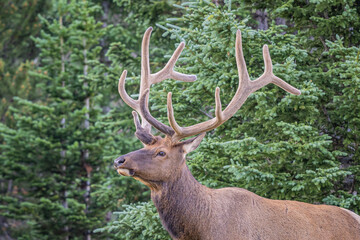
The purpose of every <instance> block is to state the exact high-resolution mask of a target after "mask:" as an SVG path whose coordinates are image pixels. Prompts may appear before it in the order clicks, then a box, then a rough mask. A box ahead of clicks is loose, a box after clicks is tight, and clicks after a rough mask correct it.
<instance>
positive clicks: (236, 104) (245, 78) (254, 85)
mask: <svg viewBox="0 0 360 240" xmlns="http://www.w3.org/2000/svg"><path fill="white" fill-rule="evenodd" d="M235 55H236V65H237V69H238V74H239V86H238V89H237V91H236V93H235V96H234V97H233V99H232V100H231V102H230V103H229V105H228V106H227V107H226V108H225V110H224V111H222V110H221V100H220V89H219V88H216V91H215V103H216V107H215V115H216V117H215V118H213V119H210V120H207V121H205V122H202V123H198V124H195V125H193V126H189V127H180V126H179V125H178V124H177V123H176V120H175V117H174V111H173V107H172V101H171V95H172V94H171V93H169V94H168V99H167V107H168V118H169V123H170V126H171V127H172V128H173V129H174V131H175V134H174V135H173V136H172V139H173V141H179V140H181V139H183V138H185V137H189V136H192V135H197V134H199V133H203V132H207V131H210V130H212V129H214V128H216V127H218V126H220V125H221V124H223V123H224V122H225V121H227V120H228V119H229V118H231V117H232V116H233V115H234V114H235V113H236V112H237V111H238V110H239V109H240V108H241V106H242V105H243V104H244V102H245V101H246V99H247V98H248V96H249V95H250V94H251V93H253V92H255V91H256V90H258V89H260V88H262V87H264V86H265V85H267V84H269V83H274V84H276V85H277V86H279V87H281V88H282V89H284V90H285V91H287V92H290V93H292V94H295V95H300V94H301V92H300V91H299V90H298V89H296V88H294V87H293V86H291V85H290V84H288V83H286V82H285V81H283V80H282V79H280V78H278V77H276V76H275V75H274V74H273V72H272V62H271V58H270V54H269V48H268V46H267V45H264V47H263V56H264V63H265V71H264V73H263V75H261V76H260V77H259V78H258V79H256V80H254V81H251V80H250V77H249V74H248V71H247V68H246V62H245V59H244V55H243V51H242V41H241V32H240V30H237V32H236V45H235Z"/></svg>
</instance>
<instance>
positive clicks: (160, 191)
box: [114, 28, 360, 240]
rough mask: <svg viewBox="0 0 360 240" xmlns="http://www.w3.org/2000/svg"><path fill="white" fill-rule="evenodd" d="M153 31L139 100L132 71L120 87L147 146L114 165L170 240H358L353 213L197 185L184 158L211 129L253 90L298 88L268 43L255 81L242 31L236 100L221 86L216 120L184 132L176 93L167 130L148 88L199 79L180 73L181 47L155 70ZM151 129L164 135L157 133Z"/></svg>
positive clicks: (359, 227) (359, 220)
mask: <svg viewBox="0 0 360 240" xmlns="http://www.w3.org/2000/svg"><path fill="white" fill-rule="evenodd" d="M151 31H152V28H148V29H147V31H146V32H145V34H144V37H143V41H142V50H141V82H140V94H139V99H137V100H134V99H132V98H131V97H130V96H129V95H128V94H127V93H126V91H125V78H126V74H127V72H126V70H125V71H124V72H123V73H122V75H121V77H120V79H119V85H118V90H119V93H120V96H121V98H122V99H123V100H124V102H125V103H126V104H128V105H129V106H130V107H131V108H132V109H134V111H133V112H132V115H133V118H134V123H135V126H136V132H135V135H136V136H137V138H138V139H139V140H140V141H141V142H142V143H143V144H144V148H142V149H140V150H137V151H134V152H130V153H128V154H125V155H123V156H120V157H118V158H117V159H115V160H114V167H115V168H116V170H117V172H118V173H119V174H121V175H123V176H131V177H133V178H135V179H136V180H139V181H140V182H142V183H143V184H145V185H147V186H148V187H149V188H150V190H151V199H152V201H153V202H154V204H155V206H156V208H157V211H158V213H159V215H160V219H161V221H162V224H163V226H164V227H165V229H166V230H167V231H168V232H169V234H170V236H171V237H172V239H188V240H197V239H201V240H213V239H214V240H215V239H216V240H219V239H221V240H234V239H254V240H255V239H256V240H258V239H274V240H275V239H276V240H277V239H291V240H293V239H302V240H303V239H317V240H319V239H326V240H329V239H337V240H339V239H352V240H353V239H360V217H359V216H358V215H356V214H355V213H353V212H351V211H349V210H346V209H343V208H339V207H335V206H327V205H313V204H308V203H302V202H298V201H287V200H271V199H266V198H263V197H260V196H258V195H256V194H254V193H252V192H249V191H247V190H245V189H241V188H222V189H210V188H207V187H206V186H203V185H201V184H200V183H199V182H198V181H196V179H195V178H194V177H193V176H192V174H191V172H190V170H189V168H188V167H187V165H186V159H185V157H186V154H188V153H189V152H191V151H193V150H195V149H196V148H197V147H198V146H199V144H200V142H201V141H202V139H203V137H204V136H205V134H206V132H208V131H210V130H212V129H215V128H216V127H218V126H220V125H221V124H223V123H224V122H225V121H227V120H228V119H229V118H231V117H232V116H233V115H234V114H235V113H236V111H237V110H238V109H240V107H241V106H242V104H243V103H244V102H245V100H246V99H247V97H248V96H249V95H250V94H251V93H252V92H255V91H256V90H258V89H260V88H262V87H264V86H265V85H267V84H269V83H273V84H275V85H277V86H279V87H281V88H283V89H284V90H285V91H287V92H289V93H292V94H296V95H299V94H300V91H299V90H298V89H296V88H294V87H293V86H291V85H289V84H288V83H286V82H285V81H283V80H282V79H280V78H278V77H276V76H275V75H274V74H273V71H272V61H271V58H270V54H269V49H268V46H267V45H264V47H263V57H264V63H265V71H264V73H263V75H261V76H260V77H259V78H258V79H256V80H253V81H252V80H250V78H249V74H248V72H247V68H246V63H245V60H244V57H243V52H242V40H241V32H240V30H238V31H237V33H236V45H235V48H236V49H235V51H236V64H237V69H238V75H239V85H238V89H237V91H236V93H235V95H234V97H233V99H232V100H231V102H230V103H229V104H228V105H227V107H226V108H225V109H224V110H222V107H221V101H220V89H219V88H216V91H215V115H216V116H215V117H214V118H213V119H210V120H207V121H205V122H202V123H198V124H195V125H193V126H189V127H181V126H179V125H178V124H177V123H176V120H175V118H174V111H173V106H172V101H171V92H170V93H168V98H167V113H168V119H169V123H170V126H168V125H165V124H163V123H161V122H160V121H158V120H157V119H155V118H154V117H153V116H152V115H151V113H150V111H149V108H148V104H149V103H148V102H149V91H150V90H149V89H150V86H151V85H152V84H155V83H159V82H161V81H163V80H165V79H169V78H170V79H175V80H180V81H184V82H193V81H195V80H196V76H195V75H187V74H182V73H179V72H176V71H174V66H175V63H176V61H177V59H178V58H179V55H180V54H181V51H182V50H183V49H184V46H185V44H184V43H183V42H182V43H180V44H179V46H178V47H177V49H176V50H175V52H174V54H173V55H172V57H171V58H170V60H169V61H168V63H167V64H166V66H165V67H164V68H163V69H162V70H160V71H159V72H157V73H151V72H150V65H149V41H150V40H149V39H150V35H151ZM138 114H140V116H141V121H142V122H141V123H140V120H139V116H138ZM152 126H153V127H155V128H156V129H157V130H159V131H160V132H162V133H163V134H165V137H160V136H154V135H152V133H151V127H152ZM195 135H197V136H196V137H193V138H190V139H187V140H183V141H180V140H182V139H184V138H187V137H190V136H195Z"/></svg>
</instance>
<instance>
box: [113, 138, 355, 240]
mask: <svg viewBox="0 0 360 240" xmlns="http://www.w3.org/2000/svg"><path fill="white" fill-rule="evenodd" d="M195 140H196V138H194V139H192V140H190V141H186V142H185V143H183V144H176V145H173V144H172V141H171V140H170V139H169V138H164V139H162V138H160V137H156V143H154V144H152V145H147V146H145V148H143V149H140V150H138V151H135V152H131V153H129V154H126V155H124V156H121V157H119V158H118V159H120V158H122V159H125V162H124V163H122V164H118V163H117V162H116V161H117V160H118V159H117V160H115V167H116V168H117V169H118V170H119V169H120V171H119V173H121V169H131V170H133V171H134V175H133V177H134V178H135V179H137V180H140V181H141V182H143V183H144V184H145V185H147V186H148V187H150V189H151V198H152V200H153V202H154V204H155V206H156V208H157V210H158V212H159V215H160V218H161V221H162V223H163V225H164V227H165V228H166V230H167V231H168V232H169V234H170V235H171V237H172V238H173V239H187V240H196V239H199V240H215V239H216V240H219V239H221V240H234V239H239V240H242V239H244V240H245V239H254V240H259V239H261V240H266V239H274V240H277V239H289V240H290V239H291V240H294V239H301V240H305V239H314V240H315V239H316V240H319V239H326V240H331V239H333V240H339V239H344V240H345V239H349V240H354V239H360V217H359V216H358V215H356V214H355V213H353V212H350V211H348V210H345V209H342V208H339V207H335V206H327V205H313V204H307V203H302V202H297V201H280V200H270V199H266V198H262V197H260V196H258V195H256V194H254V193H251V192H249V191H247V190H245V189H241V188H222V189H209V188H207V187H205V186H203V185H201V184H200V183H199V182H197V181H196V180H195V178H194V177H193V176H192V174H191V173H190V171H189V169H188V167H187V165H186V162H185V155H186V153H187V152H185V149H191V150H193V149H195V148H196V147H197V145H198V144H199V143H200V141H201V139H200V140H196V141H195ZM194 142H196V143H195V146H190V147H188V146H187V145H189V144H194ZM185 145H186V146H185ZM159 151H164V152H165V153H166V156H163V157H162V156H158V155H157V153H158V152H159Z"/></svg>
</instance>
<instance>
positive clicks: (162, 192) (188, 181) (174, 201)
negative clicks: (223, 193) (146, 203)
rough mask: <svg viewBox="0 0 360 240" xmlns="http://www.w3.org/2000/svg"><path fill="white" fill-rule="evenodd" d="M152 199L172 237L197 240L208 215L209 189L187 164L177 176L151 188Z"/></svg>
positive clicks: (209, 207)
mask: <svg viewBox="0 0 360 240" xmlns="http://www.w3.org/2000/svg"><path fill="white" fill-rule="evenodd" d="M151 199H152V200H153V202H154V204H155V206H156V208H157V211H158V212H159V215H160V219H161V221H162V223H163V225H164V227H165V228H166V230H167V231H168V232H169V233H170V235H171V236H172V237H173V238H175V239H178V238H181V239H187V238H186V236H191V239H198V238H200V229H201V226H199V223H201V222H204V219H210V216H211V189H209V188H207V187H205V186H203V185H201V184H200V183H199V182H198V181H197V180H196V179H195V178H194V177H193V175H192V174H191V172H190V170H189V168H188V166H187V165H186V164H184V165H183V167H182V169H181V171H179V174H178V176H176V177H174V178H173V179H172V180H171V181H169V182H165V183H162V184H161V186H158V187H157V188H156V190H155V189H152V190H151ZM204 224H205V225H206V223H204Z"/></svg>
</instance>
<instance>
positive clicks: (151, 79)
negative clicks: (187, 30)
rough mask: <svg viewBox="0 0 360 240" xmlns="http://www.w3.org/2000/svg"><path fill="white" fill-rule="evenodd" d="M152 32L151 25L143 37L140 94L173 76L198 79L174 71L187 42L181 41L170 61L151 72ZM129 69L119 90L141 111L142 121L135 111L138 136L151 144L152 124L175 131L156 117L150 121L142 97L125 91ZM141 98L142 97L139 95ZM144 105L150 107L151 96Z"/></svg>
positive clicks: (178, 78) (136, 109) (161, 129)
mask: <svg viewBox="0 0 360 240" xmlns="http://www.w3.org/2000/svg"><path fill="white" fill-rule="evenodd" d="M151 32H152V27H149V28H148V29H147V30H146V32H145V34H144V37H143V41H142V45H141V80H140V93H139V96H143V95H144V93H145V90H147V89H150V86H151V85H152V84H155V83H159V82H161V81H163V80H165V79H168V78H171V79H175V80H179V81H184V82H193V81H195V80H196V76H195V75H187V74H182V73H179V72H176V71H174V66H175V63H176V61H177V60H178V58H179V56H180V54H181V52H182V50H183V49H184V47H185V43H183V42H182V43H180V44H179V46H178V47H177V49H176V50H175V52H174V53H173V55H172V56H171V58H170V59H169V61H168V63H167V64H166V65H165V67H164V68H163V69H162V70H160V71H159V72H157V73H154V74H151V71H150V64H149V42H150V35H151ZM126 74H127V71H126V70H124V71H123V73H122V74H121V77H120V79H119V85H118V90H119V94H120V96H121V98H122V99H123V100H124V102H125V103H126V104H127V105H129V106H130V107H131V108H132V109H134V110H135V111H137V112H138V113H140V116H141V121H142V123H141V124H140V121H139V119H138V115H137V113H136V112H133V117H134V122H135V126H136V136H137V137H138V138H139V139H140V140H142V141H143V142H144V143H145V144H151V143H153V142H154V137H153V136H152V135H151V125H153V126H154V127H156V128H157V129H158V130H160V131H162V132H163V133H165V134H170V133H172V134H173V133H174V131H173V130H172V129H171V128H170V127H169V126H166V125H165V124H163V123H161V122H159V121H157V120H156V119H155V123H153V120H150V121H148V120H147V119H146V118H145V117H144V116H143V113H142V112H141V109H140V99H138V100H134V99H132V98H131V97H130V96H129V95H128V94H127V93H126V91H125V79H126ZM139 98H140V97H139ZM143 100H144V101H143V105H144V107H146V108H148V101H149V96H148V95H146V97H145V98H144V99H143Z"/></svg>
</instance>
